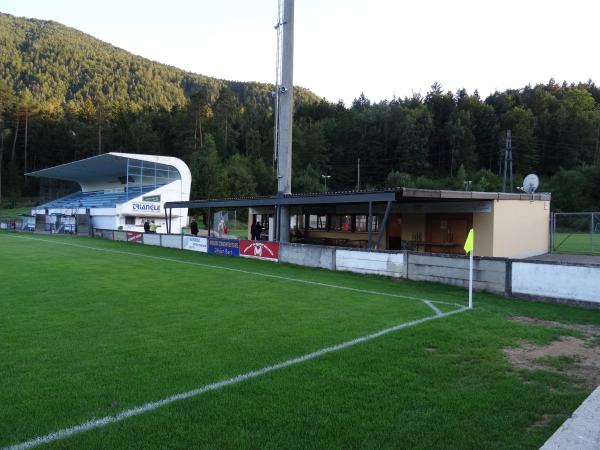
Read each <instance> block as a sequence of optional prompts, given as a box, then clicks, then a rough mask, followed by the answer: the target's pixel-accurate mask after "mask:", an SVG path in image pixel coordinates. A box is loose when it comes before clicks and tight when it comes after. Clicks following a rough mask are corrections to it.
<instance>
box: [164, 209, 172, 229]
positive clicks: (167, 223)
mask: <svg viewBox="0 0 600 450" xmlns="http://www.w3.org/2000/svg"><path fill="white" fill-rule="evenodd" d="M169 210H171V208H169ZM165 225H166V227H167V234H169V233H170V232H171V230H170V226H169V225H170V222H169V216H168V215H167V208H165Z"/></svg>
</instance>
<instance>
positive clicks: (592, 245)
mask: <svg viewBox="0 0 600 450" xmlns="http://www.w3.org/2000/svg"><path fill="white" fill-rule="evenodd" d="M551 226H552V237H551V239H552V251H553V252H558V253H582V254H600V212H581V213H554V214H553V215H552V225H551Z"/></svg>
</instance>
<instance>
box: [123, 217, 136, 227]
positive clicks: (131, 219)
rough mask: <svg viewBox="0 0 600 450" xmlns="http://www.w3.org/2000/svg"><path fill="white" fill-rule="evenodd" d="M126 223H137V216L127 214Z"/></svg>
mask: <svg viewBox="0 0 600 450" xmlns="http://www.w3.org/2000/svg"><path fill="white" fill-rule="evenodd" d="M125 225H135V217H133V216H125Z"/></svg>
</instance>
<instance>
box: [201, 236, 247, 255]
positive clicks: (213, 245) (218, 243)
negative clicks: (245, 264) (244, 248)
mask: <svg viewBox="0 0 600 450" xmlns="http://www.w3.org/2000/svg"><path fill="white" fill-rule="evenodd" d="M208 253H212V254H213V255H220V256H240V241H238V240H237V239H218V238H209V239H208Z"/></svg>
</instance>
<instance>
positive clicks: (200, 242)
mask: <svg viewBox="0 0 600 450" xmlns="http://www.w3.org/2000/svg"><path fill="white" fill-rule="evenodd" d="M183 248H184V249H185V250H193V251H195V252H202V253H207V252H208V239H206V238H205V237H195V236H184V237H183Z"/></svg>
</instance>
